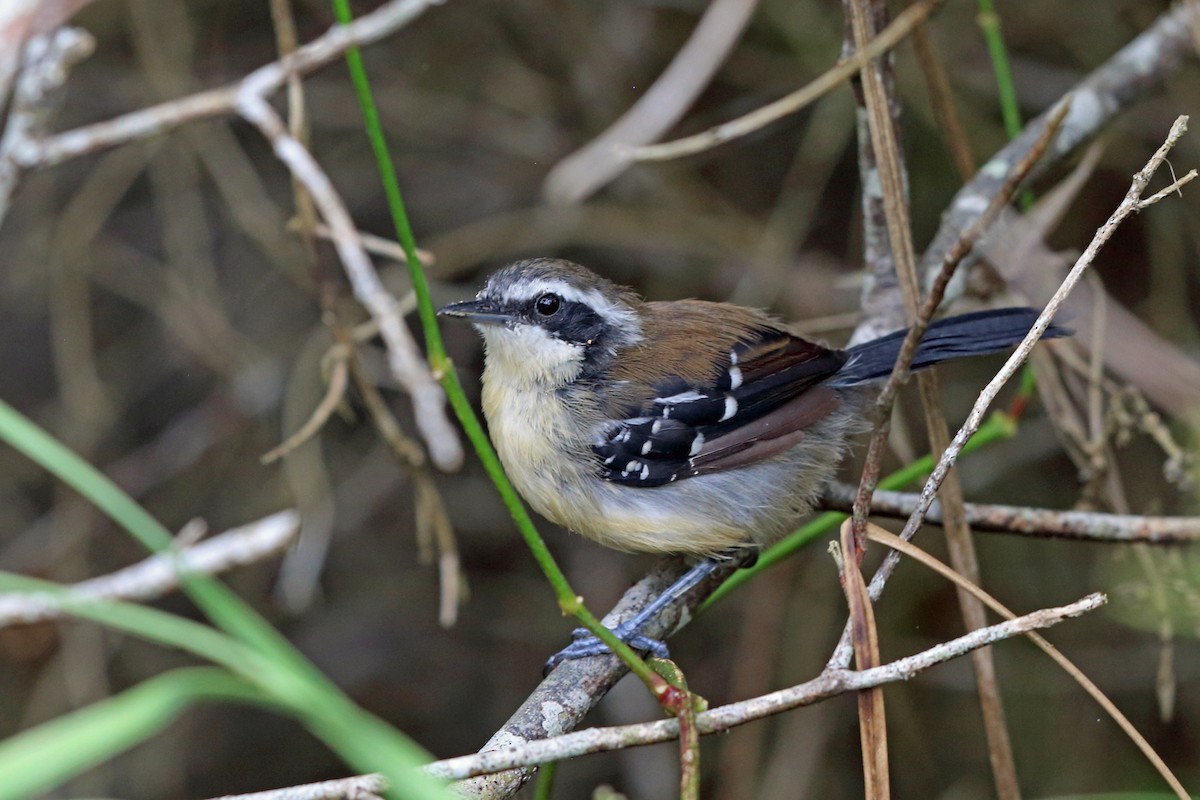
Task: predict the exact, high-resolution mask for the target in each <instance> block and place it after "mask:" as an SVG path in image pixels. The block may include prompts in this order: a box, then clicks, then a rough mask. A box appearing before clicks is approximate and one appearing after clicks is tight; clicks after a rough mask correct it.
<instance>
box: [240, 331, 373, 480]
mask: <svg viewBox="0 0 1200 800" xmlns="http://www.w3.org/2000/svg"><path fill="white" fill-rule="evenodd" d="M329 355H330V357H331V359H332V362H333V364H332V366H331V367H330V370H329V386H328V387H327V388H326V390H325V396H324V397H322V398H321V402H320V403H318V404H317V407H316V408H314V409H313V413H312V415H311V416H310V417H309V418H308V421H307V422H305V423H304V424H303V425H301V426H300V429H299V430H297V431H296V432H295V433H293V434H292V435H291V436H289V437H288V438H287V439H286V440H284V441H283V442H282V443H280V444H279V445H278V446H277V447H274V448H272V449H271V450H269V451H267V452H266V453H263V455H262V457H261V458H259V462H260V463H263V464H270V463H271V462H273V461H278V460H279V459H281V458H283V457H284V456H285V455H287V454H288V453H290V452H292V451H293V450H295V449H296V448H297V447H299V446H300V445H302V444H304V443H305V442H307V441H308V440H309V439H311V438H312V437H314V436H316V435H317V432H318V431H320V430H321V428H323V427H324V426H325V423H326V422H327V421H328V420H329V417H330V416H332V415H333V412H334V411H336V410H337V407H338V406H339V405H340V404H341V402H342V400H344V399H345V397H346V387H347V386H349V384H350V378H349V375H350V368H349V366H348V362H349V360H350V349H349V347H348V346H345V345H336V346H335V347H334V348H333V350H332V351H331V352H330V353H329Z"/></svg>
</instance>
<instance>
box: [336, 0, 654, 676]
mask: <svg viewBox="0 0 1200 800" xmlns="http://www.w3.org/2000/svg"><path fill="white" fill-rule="evenodd" d="M333 10H334V15H335V17H336V18H337V20H338V22H340V23H341V24H343V25H348V24H350V22H351V21H352V20H353V15H352V14H351V11H350V4H349V0H333ZM346 64H347V66H348V68H349V70H350V77H351V80H352V81H353V83H354V89H355V92H356V93H357V94H358V102H359V105H360V106H361V108H362V113H363V122H364V124H365V126H366V130H367V137H368V138H369V139H370V140H371V149H372V150H373V151H374V153H375V159H376V162H377V163H378V166H379V174H380V179H381V180H382V181H383V188H384V194H385V195H386V197H387V201H388V207H389V208H390V209H391V213H392V222H393V224H394V225H395V228H396V237H397V239H398V240H399V242H400V246H401V247H402V248H403V249H404V255H405V258H406V260H407V262H408V272H409V276H410V277H411V278H412V285H413V291H414V292H415V293H416V296H417V310H418V312H419V314H420V316H421V327H422V329H423V330H424V333H425V346H426V349H427V351H428V357H429V365H430V367H431V369H432V370H433V374H434V376H435V377H436V378H437V379H438V381H439V382H440V383H441V385H442V388H443V389H444V390H445V392H446V396H447V398H448V399H449V401H450V406H451V408H453V409H454V413H455V415H456V416H457V417H458V420H459V422H460V423H461V424H462V426H463V430H464V431H465V432H466V434H467V438H468V439H469V440H470V441H471V444H472V445H473V446H474V448H475V452H476V453H478V454H479V460H480V461H481V462H483V467H484V470H486V471H487V474H488V477H490V478H491V479H492V483H494V484H495V485H496V490H497V491H498V492H499V493H500V497H501V499H502V500H503V501H504V505H505V506H506V507H507V508H508V511H509V513H510V514H511V515H512V518H513V521H514V522H515V523H516V525H517V530H519V531H520V533H521V536H522V537H523V538H524V539H525V544H526V545H527V546H528V547H529V549H530V551H531V552H532V553H533V557H534V560H535V561H536V562H537V564H538V567H540V568H541V570H542V573H543V574H544V575H545V576H546V579H547V580H548V581H549V582H550V586H551V588H553V590H554V595H555V597H556V598H557V600H558V605H559V608H561V609H562V611H563V613H565V614H570V615H571V616H574V617H575V618H576V619H578V620H579V622H580V623H581V624H582V625H583V626H584V627H586V628H587V629H588V630H589V631H591V632H592V633H593V634H595V635H596V636H597V637H598V638H599V639H600V640H601V641H602V642H604V643H605V644H606V645H608V647H609V649H610V650H612V652H614V653H615V654H616V655H618V656H619V657H620V658H621V660H622V661H624V662H625V664H626V665H628V666H629V669H630V670H632V671H633V672H634V674H636V675H637V676H638V677H639V678H640V679H641V680H642V681H643V682H644V683H645V684H646V685H647V686H648V687H650V689H651V691H653V692H654V693H655V695H656V696H657V695H658V694H660V692H661V690H662V688H663V687H662V684H663V681H662V679H661V678H659V677H658V676H657V675H655V674H654V671H653V670H651V669H650V668H649V667H648V666H646V664H645V662H644V661H642V659H640V658H639V657H638V656H637V654H636V653H634V652H633V650H632V649H630V648H629V646H628V645H626V644H625V643H624V642H622V641H621V640H619V639H618V638H617V637H616V636H615V635H613V633H612V631H610V630H609V629H608V628H605V627H604V626H603V625H601V624H600V621H599V620H598V619H597V618H596V617H595V615H593V614H592V613H591V612H590V611H588V609H587V607H585V606H584V604H583V600H582V598H580V597H579V596H578V595H576V594H575V591H574V590H573V589H572V588H571V584H570V583H569V582H568V581H567V577H566V575H565V574H563V571H562V570H561V569H560V568H559V566H558V563H557V562H556V561H555V560H554V556H553V555H551V554H550V549H549V548H548V547H546V543H545V541H544V540H543V539H542V537H541V535H540V534H539V533H538V532H537V529H536V528H535V527H534V525H533V521H532V520H531V519H530V517H529V513H528V512H527V511H526V510H525V506H524V504H523V503H522V502H521V499H520V497H519V496H518V495H517V492H516V489H514V488H513V486H512V483H511V482H510V481H509V480H508V476H507V475H506V474H505V473H504V468H503V467H501V465H500V460H499V459H498V458H497V457H496V452H495V450H493V449H492V444H491V442H490V441H489V440H488V437H487V434H486V433H484V430H483V426H482V425H481V424H480V423H479V418H478V417H476V416H475V411H474V409H472V408H471V404H470V403H469V402H468V400H467V396H466V394H465V393H464V392H463V390H462V386H461V384H459V382H458V376H457V375H456V374H455V372H454V364H453V362H452V361H451V360H450V358H449V357H448V356H447V355H446V348H445V345H444V344H443V342H442V336H441V332H440V331H439V330H438V326H437V312H436V311H435V309H434V307H433V300H432V298H431V297H430V296H429V283H428V281H427V280H426V278H425V269H424V267H423V266H422V265H421V261H420V259H419V258H418V257H417V245H416V239H415V237H414V236H413V232H412V226H411V225H410V224H409V220H408V213H407V211H406V210H405V206H404V198H403V195H402V193H401V192H400V184H399V182H398V181H397V179H396V170H395V166H394V165H393V163H392V158H391V155H390V154H389V152H388V147H387V140H386V138H385V137H384V135H383V126H382V125H381V124H380V121H379V113H378V112H377V111H376V107H375V100H374V98H373V96H372V94H371V85H370V81H369V80H368V79H367V72H366V69H365V68H364V66H363V62H362V55H361V53H360V52H359V50H358V48H357V47H355V46H351V47H350V48H348V49H347V50H346Z"/></svg>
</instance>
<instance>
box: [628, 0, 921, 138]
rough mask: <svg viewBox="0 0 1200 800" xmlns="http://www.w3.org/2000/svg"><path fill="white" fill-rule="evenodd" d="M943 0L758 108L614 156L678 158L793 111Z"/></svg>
mask: <svg viewBox="0 0 1200 800" xmlns="http://www.w3.org/2000/svg"><path fill="white" fill-rule="evenodd" d="M944 2H945V0H921V2H918V3H914V4H913V5H911V6H909V7H908V8H906V9H904V11H903V12H901V13H900V15H899V16H897V17H896V19H895V20H894V21H893V22H892V23H891V24H890V25H888V26H887V27H886V28H884V29H883V30H882V31H880V32H879V34H878V35H877V36H875V37H874V38H872V39H871V41H870V42H869V43H868V44H867V46H866V47H864V48H863V49H862V50H858V51H856V52H854V53H853V54H852V55H850V56H849V57H847V58H845V59H842V60H840V61H838V63H837V64H835V65H834V66H832V67H830V68H829V69H828V70H826V71H825V72H824V73H823V74H822V75H821V76H820V77H818V78H816V79H815V80H813V81H811V82H810V83H807V84H805V85H804V86H801V87H800V88H799V89H797V90H796V91H794V92H792V93H791V94H788V95H785V96H783V97H781V98H779V99H778V100H776V101H774V102H772V103H768V104H767V105H765V106H763V107H762V108H759V109H755V110H754V111H751V112H750V113H749V114H745V115H743V116H740V117H738V118H737V119H731V120H730V121H729V122H723V123H721V124H720V125H717V126H715V127H712V128H709V129H708V130H706V131H702V132H700V133H697V134H693V135H692V136H687V137H684V138H682V139H676V140H674V141H671V142H663V143H661V144H651V145H645V146H643V147H625V148H621V147H618V155H622V156H624V157H626V158H627V159H628V160H630V161H666V160H668V159H672V158H682V157H684V156H689V155H694V154H695V153H702V152H704V151H705V150H710V149H712V148H714V147H717V146H718V145H722V144H725V143H726V142H731V141H733V140H735V139H740V138H741V137H743V136H748V135H749V134H751V133H754V132H755V131H756V130H759V129H760V128H763V127H766V126H767V125H770V124H771V123H772V122H776V121H778V120H781V119H783V118H784V117H786V116H788V115H789V114H795V113H796V112H797V111H800V110H801V109H804V108H805V107H807V106H809V105H811V104H812V103H815V102H816V101H817V100H820V99H821V98H822V97H824V96H825V95H827V94H829V93H830V92H832V91H833V90H834V89H836V88H838V87H839V86H841V85H842V84H844V83H845V82H846V81H848V80H850V79H851V78H853V77H854V76H855V75H857V74H858V72H859V71H860V70H862V69H863V67H865V66H866V65H867V64H869V63H870V62H871V61H872V60H873V59H876V58H879V57H880V56H881V55H883V54H884V53H887V52H888V51H889V50H891V49H892V48H894V47H896V45H898V44H900V42H902V41H904V39H905V37H907V36H908V35H909V34H910V33H911V32H912V31H913V30H914V29H915V28H917V27H918V26H919V25H920V24H921V23H923V22H924V21H925V20H926V19H928V18H929V16H930V15H931V14H933V12H934V11H936V10H937V9H938V7H939V6H941V4H942V3H944Z"/></svg>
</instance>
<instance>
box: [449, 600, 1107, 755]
mask: <svg viewBox="0 0 1200 800" xmlns="http://www.w3.org/2000/svg"><path fill="white" fill-rule="evenodd" d="M1104 602H1105V598H1104V596H1103V595H1100V594H1091V595H1088V596H1087V597H1085V598H1083V599H1081V600H1078V601H1076V602H1074V603H1071V604H1070V605H1066V606H1062V607H1060V608H1046V609H1042V610H1040V611H1035V612H1033V613H1031V614H1027V615H1025V616H1023V617H1019V618H1018V619H1016V620H1012V621H1008V622H1003V623H1000V624H998V625H993V626H990V627H987V628H982V629H980V630H977V631H974V632H972V633H969V634H966V635H965V636H960V637H958V638H957V639H953V640H951V641H949V642H945V643H943V644H939V645H937V646H935V647H931V648H929V649H928V650H925V651H923V652H921V653H918V654H916V655H912V656H908V657H907V658H901V659H897V660H896V661H893V662H890V663H888V664H884V665H883V666H880V667H874V668H872V669H868V670H862V671H856V670H830V671H827V672H822V673H821V675H819V676H818V677H816V678H814V679H813V680H811V681H808V682H806V683H802V684H799V685H798V686H792V687H789V688H787V689H781V690H779V691H776V692H771V693H770V694H766V695H763V696H761V697H755V698H752V699H749V700H743V701H740V702H737V703H730V704H729V705H725V706H719V707H717V708H713V709H710V710H708V711H705V712H703V713H701V714H698V715H697V717H696V723H697V726H698V727H699V729H700V732H701V733H704V734H709V733H716V732H718V731H723V730H728V729H730V728H733V727H736V726H738V725H742V724H744V723H746V722H750V721H752V720H756V719H761V718H763V717H766V716H770V715H772V714H778V713H780V712H783V711H788V710H791V709H794V708H799V707H801V706H807V705H812V704H813V703H816V702H819V701H821V700H826V699H828V698H830V697H834V696H836V695H839V694H844V693H846V692H856V691H862V690H864V689H871V688H874V687H876V686H882V685H884V684H887V683H892V682H894V681H898V680H908V679H909V678H911V677H912V676H914V675H916V674H917V673H919V672H922V671H924V670H927V669H929V668H930V667H933V666H935V665H937V664H941V663H944V662H946V661H949V660H950V659H953V658H957V657H959V656H962V655H965V654H966V653H968V652H970V651H971V650H974V649H975V648H978V647H983V646H985V645H988V644H993V643H995V642H998V641H1002V640H1004V639H1008V638H1011V637H1013V636H1018V635H1021V634H1024V633H1028V632H1029V631H1031V630H1036V629H1039V628H1045V627H1049V626H1050V625H1054V624H1056V623H1058V622H1061V621H1062V620H1064V619H1066V618H1068V617H1074V616H1078V615H1079V614H1083V613H1086V612H1088V611H1092V610H1094V609H1096V608H1099V607H1100V606H1101V605H1103V604H1104ZM678 731H679V727H678V724H677V723H676V721H675V720H672V719H665V720H658V721H655V722H647V723H641V724H637V725H624V726H620V727H615V728H593V729H591V730H586V731H579V732H577V733H571V734H566V735H563V736H559V737H556V738H554V739H548V740H542V741H538V742H528V743H526V744H524V745H519V746H514V747H512V748H504V749H501V750H496V751H492V752H489V753H481V754H477V755H474V756H462V757H460V758H452V759H446V760H445V761H440V762H437V763H435V764H431V765H430V766H429V768H428V769H429V771H430V772H432V773H433V774H435V775H438V776H439V777H444V778H458V777H464V776H467V775H473V774H482V773H485V772H486V773H491V772H494V771H496V770H504V769H514V768H518V767H521V766H528V765H531V764H540V763H545V762H546V761H556V760H559V759H562V758H571V757H573V756H578V755H584V754H586V753H598V752H603V751H606V750H613V749H619V748H622V747H631V746H636V745H643V744H654V743H656V742H665V741H670V740H671V739H674V738H675V737H676V736H677V735H678Z"/></svg>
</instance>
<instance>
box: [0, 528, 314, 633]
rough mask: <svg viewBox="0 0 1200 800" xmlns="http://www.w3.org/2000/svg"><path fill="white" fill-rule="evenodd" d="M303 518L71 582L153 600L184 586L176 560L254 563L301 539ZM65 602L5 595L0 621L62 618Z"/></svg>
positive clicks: (75, 588)
mask: <svg viewBox="0 0 1200 800" xmlns="http://www.w3.org/2000/svg"><path fill="white" fill-rule="evenodd" d="M299 529H300V519H299V516H298V515H297V514H296V512H295V511H280V512H279V513H277V514H272V515H271V516H269V517H264V518H263V519H260V520H259V521H257V522H252V523H250V524H249V525H243V526H241V527H240V528H234V529H232V530H229V531H225V532H224V533H221V534H218V535H216V536H213V537H212V538H210V539H206V540H205V541H202V542H200V543H198V544H189V545H187V546H186V547H180V548H179V550H178V551H176V552H175V553H171V554H169V555H155V556H151V557H150V558H147V559H146V560H145V561H141V562H139V563H137V564H134V565H133V566H131V567H126V568H125V569H122V570H118V571H117V572H114V573H112V574H110V575H105V576H103V577H99V578H92V579H90V580H86V581H82V582H80V583H76V584H73V585H71V586H68V587H66V588H67V590H68V591H69V592H70V596H71V598H72V599H73V600H76V601H79V600H149V599H151V598H155V597H160V596H162V595H164V594H166V593H167V592H170V591H172V590H173V589H176V588H177V587H178V586H179V572H178V567H177V564H176V563H175V560H176V559H178V560H179V561H180V562H182V565H183V566H185V567H186V568H187V569H189V570H192V571H193V572H200V573H204V574H206V575H215V574H217V573H221V572H228V571H229V570H231V569H234V568H235V567H240V566H243V565H245V564H253V563H256V562H258V561H262V560H263V559H265V558H269V557H270V556H272V555H275V554H276V553H278V552H280V551H282V550H283V549H284V548H286V547H287V546H288V545H289V544H291V543H292V540H293V539H294V538H295V536H296V533H297V531H299ZM62 615H63V609H62V604H61V602H59V601H57V600H56V599H54V598H47V597H44V596H41V595H38V594H25V593H12V594H3V595H0V626H7V625H16V624H28V623H33V622H43V621H45V620H50V619H57V618H58V617H60V616H62Z"/></svg>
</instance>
